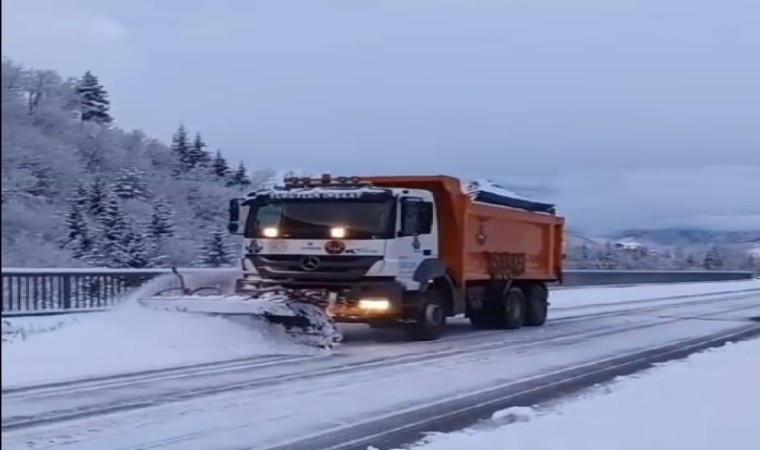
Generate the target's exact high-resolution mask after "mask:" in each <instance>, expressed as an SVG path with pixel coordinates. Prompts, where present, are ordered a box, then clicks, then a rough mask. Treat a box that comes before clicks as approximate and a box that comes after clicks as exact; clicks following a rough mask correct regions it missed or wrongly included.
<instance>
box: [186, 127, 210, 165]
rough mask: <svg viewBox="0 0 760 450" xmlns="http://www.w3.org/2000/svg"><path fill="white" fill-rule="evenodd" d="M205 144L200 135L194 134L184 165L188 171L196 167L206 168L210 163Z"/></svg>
mask: <svg viewBox="0 0 760 450" xmlns="http://www.w3.org/2000/svg"><path fill="white" fill-rule="evenodd" d="M205 148H206V143H205V142H204V141H203V138H202V137H201V134H200V133H195V139H193V143H192V145H191V146H190V148H189V149H188V153H187V159H186V164H187V167H188V168H190V169H193V168H196V167H208V166H209V164H210V163H211V155H209V154H208V152H207V151H206V150H204V149H205Z"/></svg>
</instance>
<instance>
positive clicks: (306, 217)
mask: <svg viewBox="0 0 760 450" xmlns="http://www.w3.org/2000/svg"><path fill="white" fill-rule="evenodd" d="M393 205H394V202H393V201H392V200H388V201H383V202H367V201H350V200H343V201H335V200H332V201H294V202H276V203H267V204H264V205H259V206H258V207H255V208H253V209H252V211H251V215H250V217H249V219H248V224H247V226H246V237H248V238H261V237H264V235H263V234H262V230H263V229H265V228H277V230H278V237H279V238H282V239H330V230H331V229H332V228H334V227H342V228H345V230H346V235H345V237H346V238H347V239H388V238H390V237H392V235H393V231H394V230H395V221H394V215H393V211H394V208H393Z"/></svg>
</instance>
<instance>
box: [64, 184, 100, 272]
mask: <svg viewBox="0 0 760 450" xmlns="http://www.w3.org/2000/svg"><path fill="white" fill-rule="evenodd" d="M64 221H65V222H66V227H67V234H66V239H65V240H64V242H63V243H62V247H64V248H69V249H70V250H71V252H72V255H73V256H74V258H77V259H82V258H85V257H86V256H88V255H89V254H90V253H91V252H92V250H93V248H94V246H95V243H94V241H93V238H92V236H91V232H90V229H89V225H88V223H87V218H86V216H85V209H84V207H83V206H82V205H80V204H79V203H78V202H77V198H74V199H73V200H72V201H71V203H70V204H69V211H68V212H67V213H66V216H65V218H64Z"/></svg>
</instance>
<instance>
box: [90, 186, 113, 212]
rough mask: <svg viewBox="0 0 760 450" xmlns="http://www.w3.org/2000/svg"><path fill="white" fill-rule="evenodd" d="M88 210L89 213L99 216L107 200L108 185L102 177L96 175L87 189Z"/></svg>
mask: <svg viewBox="0 0 760 450" xmlns="http://www.w3.org/2000/svg"><path fill="white" fill-rule="evenodd" d="M88 193H89V195H88V197H89V210H90V214H92V215H94V216H99V215H101V214H103V212H104V211H105V210H106V202H107V201H108V194H109V192H108V187H107V186H106V183H105V181H103V179H102V178H100V177H96V178H95V180H94V181H93V182H92V184H91V185H90V189H89V192H88Z"/></svg>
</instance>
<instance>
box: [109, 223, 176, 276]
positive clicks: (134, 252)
mask: <svg viewBox="0 0 760 450" xmlns="http://www.w3.org/2000/svg"><path fill="white" fill-rule="evenodd" d="M115 259H116V260H115V261H114V263H115V265H118V266H119V267H124V268H131V269H144V268H149V267H159V266H160V265H161V264H162V263H163V262H164V261H165V259H166V256H164V255H159V254H158V247H157V245H156V243H155V242H154V241H153V239H150V237H149V236H147V235H146V233H143V232H141V231H139V230H136V229H134V227H128V230H127V231H126V233H125V235H124V237H123V239H122V242H121V246H120V252H119V253H118V254H117V255H116V258H115Z"/></svg>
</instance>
